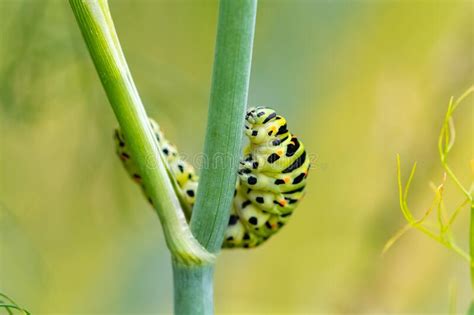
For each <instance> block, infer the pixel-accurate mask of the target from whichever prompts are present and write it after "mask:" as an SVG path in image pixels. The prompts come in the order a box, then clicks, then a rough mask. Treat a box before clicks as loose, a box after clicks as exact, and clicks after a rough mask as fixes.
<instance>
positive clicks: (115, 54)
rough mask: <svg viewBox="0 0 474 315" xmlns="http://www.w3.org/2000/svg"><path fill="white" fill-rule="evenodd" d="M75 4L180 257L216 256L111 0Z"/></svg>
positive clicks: (200, 260) (204, 259)
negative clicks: (191, 216)
mask: <svg viewBox="0 0 474 315" xmlns="http://www.w3.org/2000/svg"><path fill="white" fill-rule="evenodd" d="M69 2H70V5H71V8H72V10H73V12H74V15H75V17H76V20H77V23H78V24H79V27H80V29H81V31H82V35H83V37H84V40H85V42H86V44H87V47H88V49H89V52H90V55H91V57H92V60H93V61H94V64H95V67H96V70H97V73H98V74H99V77H100V80H101V82H102V85H103V87H104V89H105V92H106V94H107V97H108V99H109V102H110V104H111V105H112V108H113V111H114V113H115V116H116V117H117V120H118V122H119V124H120V128H121V130H122V132H123V134H124V137H125V139H126V141H127V143H128V145H129V148H130V152H131V154H132V156H133V157H134V160H135V163H136V164H137V166H138V169H139V172H140V174H141V175H142V179H143V182H144V184H145V186H146V187H147V189H148V191H147V193H148V195H149V196H150V197H151V200H152V203H153V205H154V208H155V209H156V212H157V213H158V216H159V218H160V220H161V223H162V226H163V232H164V234H165V238H166V243H167V245H168V248H169V249H170V251H171V254H172V256H173V258H174V259H176V260H178V261H180V263H182V264H187V265H193V264H194V265H202V264H206V263H209V262H212V261H213V258H214V255H212V254H210V253H209V252H207V251H206V250H205V249H204V247H202V246H201V245H200V244H199V242H198V241H197V240H196V239H195V238H194V237H193V235H192V233H191V230H190V229H189V226H188V224H187V222H186V218H185V216H184V214H183V211H182V209H181V206H180V204H179V201H178V198H177V196H176V194H175V193H174V191H173V186H172V183H171V181H170V178H169V177H168V175H167V171H166V168H165V165H164V161H163V160H162V158H161V157H160V154H159V148H158V144H157V141H156V139H155V138H154V135H153V132H152V130H151V127H150V123H149V120H148V116H147V114H146V112H145V108H144V106H143V104H142V101H141V99H140V96H139V94H138V91H137V88H136V87H135V84H134V82H133V79H132V76H131V74H130V70H129V69H128V65H127V62H126V60H125V57H124V54H123V52H122V49H121V47H120V43H119V40H118V37H117V34H116V32H115V27H114V24H113V21H112V17H111V15H110V10H109V7H108V3H107V1H106V0H70V1H69Z"/></svg>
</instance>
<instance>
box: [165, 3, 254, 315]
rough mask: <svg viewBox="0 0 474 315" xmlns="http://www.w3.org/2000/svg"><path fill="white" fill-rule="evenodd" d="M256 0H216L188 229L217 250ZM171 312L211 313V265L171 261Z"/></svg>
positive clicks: (237, 142) (238, 135)
mask: <svg viewBox="0 0 474 315" xmlns="http://www.w3.org/2000/svg"><path fill="white" fill-rule="evenodd" d="M256 10H257V1H256V0H239V1H235V0H221V1H220V5H219V18H218V25H217V39H216V48H215V59H214V68H213V75H212V87H211V96H210V101H209V112H208V121H207V130H206V139H205V145H204V156H205V157H206V162H207V164H206V165H205V167H204V168H203V169H202V171H201V177H200V182H199V188H198V192H197V200H196V205H195V206H194V210H193V215H192V218H191V229H192V231H193V233H194V235H195V236H196V238H197V239H198V240H199V241H200V243H201V244H203V245H204V246H205V247H206V249H207V250H209V251H210V252H213V253H217V252H218V251H219V250H220V248H221V246H222V241H223V237H224V232H225V229H226V227H227V224H228V220H229V211H230V208H231V203H232V199H233V194H234V189H235V183H236V179H237V166H238V161H239V158H240V155H241V140H242V130H243V124H244V115H245V108H246V102H247V95H248V86H249V78H250V66H251V57H252V45H253V36H254V29H255V17H256ZM173 270H174V285H175V287H174V292H175V313H176V314H180V315H181V314H183V315H184V314H186V315H187V314H193V315H194V314H213V281H212V280H213V279H212V278H213V266H206V267H193V268H189V267H186V266H183V265H181V264H179V263H177V262H175V263H174V266H173Z"/></svg>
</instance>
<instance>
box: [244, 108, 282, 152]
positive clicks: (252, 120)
mask: <svg viewBox="0 0 474 315" xmlns="http://www.w3.org/2000/svg"><path fill="white" fill-rule="evenodd" d="M245 134H246V135H247V137H248V138H249V140H250V142H251V143H253V144H263V143H265V142H268V144H269V145H272V144H271V142H273V141H275V140H281V139H284V138H286V137H288V135H289V132H288V129H287V126H286V120H285V118H283V117H281V116H280V115H277V113H276V112H275V111H274V110H273V109H271V108H267V107H255V108H250V109H249V110H248V112H247V115H246V116H245Z"/></svg>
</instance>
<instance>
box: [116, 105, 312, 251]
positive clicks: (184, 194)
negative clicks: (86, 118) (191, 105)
mask: <svg viewBox="0 0 474 315" xmlns="http://www.w3.org/2000/svg"><path fill="white" fill-rule="evenodd" d="M150 124H151V127H152V129H153V131H154V133H155V136H156V139H157V141H158V144H159V146H160V150H161V152H162V154H163V156H164V157H165V159H166V162H167V164H168V165H167V167H168V169H169V170H170V172H171V174H172V175H173V179H174V181H175V183H176V186H177V187H178V194H179V196H178V197H179V199H180V201H181V204H182V206H183V208H184V211H185V213H186V215H187V217H188V218H190V216H191V211H192V207H193V205H194V203H195V198H196V192H197V187H198V180H199V178H198V176H197V175H196V172H195V170H194V168H193V166H192V165H191V164H189V163H188V162H186V161H185V160H183V159H182V158H181V157H180V156H179V153H178V151H177V149H176V147H175V146H174V145H173V144H171V143H170V142H169V141H168V140H167V139H166V138H165V136H164V134H163V132H162V131H161V129H160V127H159V125H158V124H157V123H156V122H155V121H154V120H152V119H150ZM245 134H246V136H247V137H248V139H249V144H248V145H247V147H246V148H245V149H244V156H243V158H242V160H241V161H240V165H239V170H238V180H237V185H236V189H235V193H234V200H233V206H232V209H231V211H230V212H231V214H230V217H229V224H228V227H227V230H226V232H225V236H224V243H223V247H224V248H235V247H243V248H252V247H256V246H258V245H260V244H261V243H263V242H264V241H265V240H267V239H268V238H269V237H270V236H272V235H273V234H275V233H276V232H277V231H278V230H280V229H281V228H282V227H283V226H284V225H285V224H286V222H287V221H288V220H289V218H290V216H291V214H292V213H293V210H294V209H295V208H296V206H297V205H298V204H299V202H300V201H301V199H302V197H303V195H304V193H305V186H306V178H307V176H308V170H309V167H310V163H309V158H308V157H307V154H306V151H305V148H304V145H303V143H302V142H301V141H300V140H299V139H298V138H297V137H296V136H294V135H293V134H291V133H290V132H289V131H288V129H287V123H286V120H285V118H283V117H282V116H280V115H278V114H277V113H276V112H275V111H274V110H272V109H270V108H266V107H257V108H252V109H249V111H248V112H247V114H246V116H245ZM115 142H116V148H117V154H118V156H119V157H120V159H121V160H122V162H123V165H124V166H125V169H126V170H127V172H128V173H129V174H130V176H131V177H132V179H134V180H135V181H136V182H137V183H138V184H140V185H142V183H141V176H140V174H139V173H138V170H137V167H136V166H135V164H134V162H133V159H132V157H131V156H130V152H129V150H128V148H127V145H126V142H125V139H124V137H123V135H122V133H121V132H120V130H116V132H115ZM142 188H143V186H142ZM148 200H150V199H149V198H148Z"/></svg>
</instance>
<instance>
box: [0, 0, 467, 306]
mask: <svg viewBox="0 0 474 315" xmlns="http://www.w3.org/2000/svg"><path fill="white" fill-rule="evenodd" d="M111 10H112V14H113V17H114V19H115V23H116V27H117V30H118V33H119V37H120V39H121V42H122V45H123V48H124V51H125V54H126V57H127V59H128V61H129V64H130V68H131V70H132V73H133V75H134V78H135V80H136V83H137V85H138V88H139V91H140V93H141V96H142V98H143V100H144V103H145V104H146V107H147V110H148V112H149V114H150V115H151V116H152V117H154V118H155V119H157V120H158V121H159V122H160V124H161V125H162V127H163V129H164V130H165V131H166V133H167V135H168V137H169V138H170V139H172V140H173V141H174V142H175V143H176V144H177V145H178V147H179V148H180V150H181V151H182V152H183V153H184V154H186V155H188V156H190V157H192V156H193V155H196V154H198V153H200V152H201V150H202V148H203V139H204V130H205V124H206V117H207V113H206V112H207V105H208V99H209V88H210V79H211V70H212V59H213V50H214V41H215V32H216V18H217V2H216V1H191V0H181V1H171V0H166V1H165V0H162V1H145V0H139V1H137V0H128V1H125V0H120V1H119V0H116V1H111ZM258 10H259V11H258V17H257V29H256V37H255V47H254V59H253V68H252V78H251V86H250V95H249V104H251V105H268V106H272V107H274V108H275V109H277V110H278V111H279V112H281V113H283V114H284V115H285V116H286V117H287V118H288V120H289V124H290V129H291V130H292V131H293V132H294V133H296V134H297V135H299V136H300V137H301V138H302V139H304V142H305V144H306V146H307V149H308V151H309V152H310V153H312V154H314V155H316V156H317V162H316V163H315V164H316V169H314V170H313V171H312V173H311V174H310V177H309V184H308V194H307V196H306V198H305V200H304V202H303V203H302V204H301V206H300V207H299V208H298V209H297V211H296V212H295V215H294V216H293V218H292V220H291V222H290V224H289V225H288V226H287V227H285V228H284V229H283V230H282V231H281V232H280V233H279V234H278V235H277V236H275V237H274V238H273V239H272V240H271V241H270V242H268V243H267V244H265V245H264V246H262V247H261V248H258V249H256V250H249V251H244V250H234V251H231V250H228V251H224V252H223V253H222V255H221V257H220V259H219V262H218V266H217V271H216V288H215V295H216V311H217V313H218V314H264V313H267V314H277V313H279V314H299V313H301V314H317V313H321V314H374V313H377V314H378V313H380V314H385V313H386V314H390V313H420V314H421V313H423V314H431V313H446V312H448V311H449V309H450V305H451V308H452V307H453V306H456V307H457V311H458V312H464V311H465V310H466V308H467V305H468V304H469V300H470V296H471V291H470V285H469V274H468V266H467V263H466V262H465V261H463V260H462V259H461V258H459V257H458V256H456V255H454V254H452V253H451V252H449V251H447V250H446V249H445V248H443V247H441V246H440V245H438V244H436V243H435V242H433V241H431V240H430V239H428V238H427V237H426V236H425V235H423V234H420V233H418V232H414V231H411V232H409V233H407V235H405V236H404V237H403V238H402V239H401V240H400V241H399V242H398V243H396V244H395V245H394V246H393V248H392V249H391V250H390V251H389V252H388V253H386V254H385V255H382V254H381V252H382V248H383V246H384V243H385V242H386V241H387V240H388V239H389V238H390V237H391V236H392V235H393V234H394V233H395V232H396V231H397V230H398V229H399V228H400V227H402V226H403V225H404V223H405V222H404V220H403V217H402V215H401V212H400V210H399V206H398V192H397V182H396V162H395V156H396V154H397V153H400V154H401V158H402V167H403V170H402V174H403V176H404V178H406V177H407V175H408V173H409V169H410V167H411V164H412V163H413V162H414V161H418V163H419V164H418V172H417V174H416V178H415V182H414V184H413V189H412V191H411V194H410V200H409V201H410V204H411V207H412V208H413V209H415V210H416V213H417V214H418V215H420V214H421V213H423V211H424V210H426V208H427V207H428V206H429V204H430V201H431V199H432V197H433V193H432V191H431V189H430V188H429V182H430V181H434V182H437V183H439V182H440V181H441V178H442V169H441V166H440V163H439V160H438V156H437V147H436V146H437V138H438V132H439V129H440V126H441V123H442V119H443V117H444V113H445V110H446V108H447V104H448V100H449V98H450V97H451V95H454V96H459V95H460V94H462V93H463V92H464V91H465V90H466V89H467V88H468V87H469V86H470V85H471V84H472V83H473V82H474V25H473V24H474V22H473V21H474V4H473V2H472V1H469V0H467V1H456V0H450V1H448V0H438V1H435V0H432V1H428V0H426V1H422V0H414V1H402V0H399V1H398V0H393V1H388V0H387V1H369V0H360V1H356V0H341V1H319V0H314V1H301V0H298V1H290V0H286V1H283V0H281V1H280V0H261V1H260V3H259V9H258ZM472 105H473V98H472V97H471V98H470V99H468V100H466V102H465V103H464V104H463V105H462V107H460V108H459V112H458V113H457V115H456V117H455V120H456V126H457V135H458V137H457V143H456V146H455V148H454V151H453V154H452V157H451V161H450V162H451V165H452V166H453V168H454V170H455V171H456V172H457V174H458V175H459V177H460V179H461V180H462V181H463V182H464V183H466V185H467V183H468V182H469V181H470V180H471V179H472V177H471V171H470V167H469V161H470V160H471V159H472V157H473V155H474V154H473V147H474V142H473V135H474V130H473V121H474V112H473V106H472ZM115 126H116V121H115V118H114V116H113V113H112V111H111V108H110V106H109V105H108V102H107V100H106V98H105V94H104V92H103V90H102V87H101V85H100V82H99V80H98V77H97V75H96V73H95V70H94V68H93V66H92V62H91V60H90V58H89V55H88V52H87V51H86V48H85V44H84V43H83V41H82V38H81V35H80V32H79V30H78V27H77V25H76V23H75V20H74V17H73V15H72V13H71V11H70V8H69V5H68V3H67V1H59V0H50V1H46V0H44V1H43V0H42V1H40V0H29V1H25V0H1V1H0V210H1V211H0V236H1V237H0V255H1V256H0V291H1V292H4V293H7V294H8V295H10V296H11V297H13V298H15V299H16V300H17V302H18V303H19V304H21V305H22V306H24V307H26V308H27V309H29V310H30V311H32V312H33V313H36V314H151V313H153V314H162V313H163V314H167V313H170V312H171V311H172V274H171V265H170V257H169V254H168V252H167V250H166V248H165V243H164V240H163V235H162V232H161V227H160V224H159V221H158V219H157V217H156V215H155V213H154V212H153V211H152V210H151V209H150V207H149V206H148V205H147V203H146V202H145V200H144V198H143V197H142V195H141V193H140V191H139V188H138V187H137V186H136V185H134V184H132V182H131V181H130V180H129V178H128V177H127V175H126V173H125V171H124V170H123V169H122V166H121V165H120V162H119V160H118V159H117V158H116V157H115V154H114V147H113V140H112V130H113V128H114V127H115ZM459 201H461V195H460V194H459V193H458V192H457V190H456V188H455V187H454V185H453V184H452V183H451V182H449V181H448V183H447V202H448V205H450V207H451V208H453V207H454V205H455V204H456V203H457V202H459ZM467 226H468V211H466V210H464V211H463V213H462V214H461V216H460V217H459V219H458V221H457V223H456V225H455V234H456V237H457V239H458V241H459V244H460V246H462V247H464V248H467ZM450 300H451V302H450Z"/></svg>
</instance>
